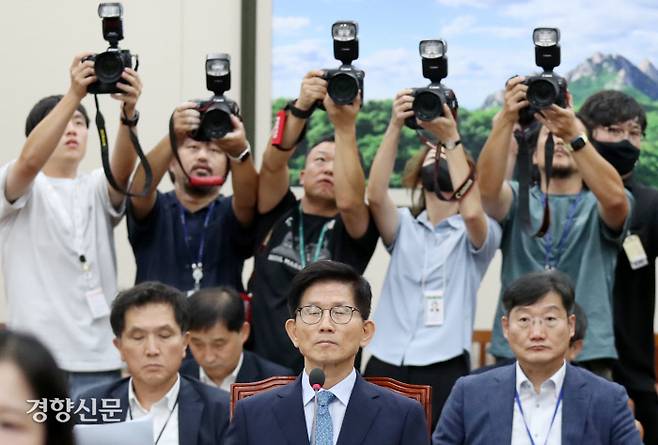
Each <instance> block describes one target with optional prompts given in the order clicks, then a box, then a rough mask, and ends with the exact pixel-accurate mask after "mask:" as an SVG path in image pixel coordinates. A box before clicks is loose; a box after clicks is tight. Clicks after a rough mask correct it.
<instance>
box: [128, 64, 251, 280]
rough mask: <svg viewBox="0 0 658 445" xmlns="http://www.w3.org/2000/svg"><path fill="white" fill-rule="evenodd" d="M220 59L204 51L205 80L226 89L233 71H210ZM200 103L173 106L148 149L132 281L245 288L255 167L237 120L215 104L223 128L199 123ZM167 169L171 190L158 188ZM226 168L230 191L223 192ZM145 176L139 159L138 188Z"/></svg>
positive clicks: (134, 208)
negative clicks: (163, 132)
mask: <svg viewBox="0 0 658 445" xmlns="http://www.w3.org/2000/svg"><path fill="white" fill-rule="evenodd" d="M219 56H221V59H218V58H216V57H219ZM218 60H219V61H221V62H228V60H229V59H228V55H226V54H216V55H209V56H208V59H207V62H206V69H207V84H208V86H209V87H212V85H215V84H216V82H220V83H222V86H221V88H219V89H218V90H217V91H221V93H223V91H225V90H226V89H228V87H229V86H230V77H228V76H230V72H226V71H224V72H222V73H221V75H220V76H214V74H215V72H214V71H213V70H212V64H213V63H214V62H215V61H218ZM225 69H226V70H228V67H225ZM217 97H219V96H218V95H216V96H213V99H216V98H217ZM213 99H211V101H208V102H212V100H213ZM200 104H203V102H199V101H197V102H192V101H188V102H184V103H182V104H180V105H179V106H178V107H176V110H175V111H174V113H173V116H172V118H171V122H170V134H169V135H167V136H165V137H164V138H163V139H162V140H161V141H160V143H159V144H158V145H157V146H156V147H155V148H154V149H153V150H151V152H150V153H149V154H148V156H147V159H148V162H149V163H150V165H151V168H152V170H153V183H152V185H151V189H150V190H149V193H148V194H147V195H146V196H145V197H137V196H133V197H131V199H130V204H129V206H128V237H129V240H130V244H131V246H132V248H133V252H134V254H135V260H136V263H137V276H136V279H135V282H136V283H140V282H143V281H160V282H162V283H165V284H168V285H171V286H174V287H176V288H178V289H180V290H182V291H191V290H198V289H200V288H201V287H213V286H220V285H227V286H232V287H233V288H234V289H236V290H238V291H243V290H244V288H243V285H242V267H243V264H244V260H245V259H247V258H249V257H250V256H251V255H252V252H253V238H252V233H251V231H250V229H249V226H250V225H251V223H252V220H253V218H254V214H255V210H256V196H257V187H258V175H257V173H256V169H255V168H254V163H253V160H252V157H251V156H250V153H251V148H250V145H249V142H248V141H247V138H246V135H245V130H244V126H243V125H242V122H241V120H240V119H239V118H238V117H237V116H236V114H233V113H230V112H227V113H223V112H221V111H218V115H219V116H220V119H218V120H215V121H213V122H220V123H221V124H222V128H223V130H222V129H220V126H214V125H208V124H206V125H204V124H203V123H202V122H203V121H204V120H205V121H208V117H209V113H210V111H203V107H202V106H201V105H200ZM200 110H201V112H200ZM216 111H217V110H216ZM211 124H212V122H211ZM219 130H221V131H219ZM172 144H173V145H174V146H173V147H172ZM173 150H176V153H174V151H173ZM167 171H169V174H170V177H171V178H172V181H173V183H174V190H173V191H170V192H167V193H161V192H159V191H158V190H157V185H158V183H159V182H160V180H161V179H162V177H163V176H164V174H165V172H167ZM229 171H230V172H231V181H232V186H233V196H232V197H231V196H229V197H226V196H222V195H221V184H222V183H223V181H224V180H225V178H226V177H227V176H228V173H229ZM144 178H145V175H144V169H143V166H142V165H141V164H140V166H139V167H138V169H137V172H136V174H135V178H134V180H133V188H134V189H135V190H139V189H141V187H143V184H144Z"/></svg>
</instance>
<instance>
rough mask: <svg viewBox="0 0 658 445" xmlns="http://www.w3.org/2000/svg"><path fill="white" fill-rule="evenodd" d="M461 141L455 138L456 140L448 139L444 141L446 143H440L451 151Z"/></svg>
mask: <svg viewBox="0 0 658 445" xmlns="http://www.w3.org/2000/svg"><path fill="white" fill-rule="evenodd" d="M461 143H462V141H461V140H456V141H454V142H453V141H448V142H446V143H444V144H441V145H443V147H444V148H445V149H446V150H448V151H452V150H454V149H455V148H457V146H458V145H461Z"/></svg>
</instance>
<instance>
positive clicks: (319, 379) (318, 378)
mask: <svg viewBox="0 0 658 445" xmlns="http://www.w3.org/2000/svg"><path fill="white" fill-rule="evenodd" d="M324 378H325V376H324V371H323V370H322V369H320V368H313V369H311V372H310V373H309V375H308V383H310V385H311V388H313V391H315V397H314V398H313V423H312V425H311V445H315V438H316V436H317V431H318V423H317V417H318V391H320V388H322V385H324Z"/></svg>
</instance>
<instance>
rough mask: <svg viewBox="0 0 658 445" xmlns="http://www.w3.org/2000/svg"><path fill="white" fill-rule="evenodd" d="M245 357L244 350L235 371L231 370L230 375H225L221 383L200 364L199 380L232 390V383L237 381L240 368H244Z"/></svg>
mask: <svg viewBox="0 0 658 445" xmlns="http://www.w3.org/2000/svg"><path fill="white" fill-rule="evenodd" d="M243 359H244V352H243V353H241V354H240V359H239V360H238V365H237V366H236V367H235V369H234V370H233V372H231V373H230V374H229V375H227V376H226V377H224V380H223V381H222V384H221V385H218V384H217V383H215V382H214V381H213V380H212V379H211V378H210V377H208V374H206V371H204V369H203V367H202V366H201V365H199V380H201V383H205V384H206V385H210V386H213V387H215V388H221V389H225V390H226V391H230V389H231V384H233V383H235V380H236V379H237V378H238V373H239V372H240V368H242V360H243Z"/></svg>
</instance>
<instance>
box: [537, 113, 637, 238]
mask: <svg viewBox="0 0 658 445" xmlns="http://www.w3.org/2000/svg"><path fill="white" fill-rule="evenodd" d="M542 114H543V116H542V115H540V114H539V113H537V114H535V118H536V119H537V120H538V121H539V122H541V123H542V124H543V125H545V126H546V127H547V128H548V129H549V130H550V131H551V132H552V133H553V134H554V135H555V136H557V137H559V138H560V139H562V140H563V141H564V143H565V144H568V143H570V142H571V141H573V140H574V139H575V138H577V137H578V136H581V135H586V134H587V131H586V130H585V126H584V125H583V123H582V122H580V120H579V119H578V118H577V117H576V114H575V113H574V111H573V109H572V108H562V107H559V106H557V105H555V104H554V105H551V106H550V107H548V108H545V109H544V110H542ZM571 154H572V156H573V158H574V160H575V161H576V163H577V164H578V171H579V172H580V174H581V176H582V178H583V181H585V184H587V187H588V188H589V189H590V190H591V191H592V193H594V195H595V196H596V199H597V201H598V207H599V214H600V215H601V219H603V222H604V223H605V224H606V225H607V226H608V227H609V228H611V229H612V230H621V228H622V227H623V226H624V222H625V221H626V217H627V216H628V212H629V207H630V206H629V204H628V199H627V198H626V193H625V192H624V183H623V182H622V179H621V176H619V173H617V170H615V168H614V167H613V166H612V165H610V163H608V161H606V160H605V159H603V157H602V156H601V155H600V154H599V152H598V151H596V149H595V148H594V147H593V146H592V144H591V143H590V142H587V144H585V146H584V147H583V148H581V149H580V150H578V151H573V152H572V153H571Z"/></svg>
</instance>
